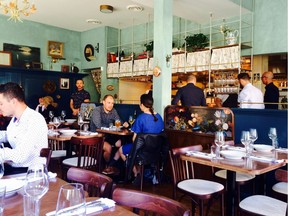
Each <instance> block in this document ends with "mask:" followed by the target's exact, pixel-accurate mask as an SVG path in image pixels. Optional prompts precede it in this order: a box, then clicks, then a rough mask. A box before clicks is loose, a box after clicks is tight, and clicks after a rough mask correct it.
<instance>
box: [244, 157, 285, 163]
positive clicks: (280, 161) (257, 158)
mask: <svg viewBox="0 0 288 216" xmlns="http://www.w3.org/2000/svg"><path fill="white" fill-rule="evenodd" d="M250 158H251V159H252V160H257V161H262V162H267V163H282V162H283V161H284V160H276V159H275V158H267V157H260V156H250Z"/></svg>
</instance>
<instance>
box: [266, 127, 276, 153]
mask: <svg viewBox="0 0 288 216" xmlns="http://www.w3.org/2000/svg"><path fill="white" fill-rule="evenodd" d="M268 137H269V139H271V140H272V146H273V147H274V148H278V142H277V130H276V128H274V127H271V128H270V129H269V132H268Z"/></svg>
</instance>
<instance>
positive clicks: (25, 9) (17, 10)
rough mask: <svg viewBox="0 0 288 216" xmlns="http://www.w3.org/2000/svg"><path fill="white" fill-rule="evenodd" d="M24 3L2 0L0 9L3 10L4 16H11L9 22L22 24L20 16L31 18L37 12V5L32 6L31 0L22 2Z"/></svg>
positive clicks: (0, 0) (14, 0) (15, 0)
mask: <svg viewBox="0 0 288 216" xmlns="http://www.w3.org/2000/svg"><path fill="white" fill-rule="evenodd" d="M21 2H22V3H18V0H11V1H7V2H6V1H5V0H0V9H2V11H3V13H4V14H10V18H9V19H8V20H13V21H15V22H16V21H20V22H22V20H21V18H20V16H21V15H24V16H29V15H31V14H33V13H35V11H36V7H35V4H34V3H33V4H31V3H30V2H29V0H22V1H21Z"/></svg>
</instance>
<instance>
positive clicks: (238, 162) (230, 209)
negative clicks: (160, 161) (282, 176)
mask: <svg viewBox="0 0 288 216" xmlns="http://www.w3.org/2000/svg"><path fill="white" fill-rule="evenodd" d="M233 147H234V148H235V149H234V150H235V151H237V149H238V150H239V151H242V152H243V149H244V148H243V147H242V146H241V145H239V146H232V147H230V149H233ZM209 153H210V152H209ZM209 153H208V152H207V151H203V152H187V153H186V154H183V155H181V156H180V157H181V159H182V160H185V161H190V162H193V163H196V164H201V165H205V166H210V167H216V168H219V169H224V170H227V188H226V191H227V197H226V209H225V211H226V214H225V215H227V216H228V215H229V216H234V215H237V213H236V212H235V208H234V207H235V204H236V203H235V200H236V198H235V191H236V172H240V173H247V174H252V175H256V176H265V174H266V173H268V172H270V171H273V170H276V169H278V168H280V167H283V166H285V165H286V164H287V161H288V160H287V158H288V151H287V149H286V151H285V150H283V151H279V150H273V151H269V152H256V151H253V153H252V155H251V156H250V157H241V158H237V159H231V158H225V157H220V158H215V157H212V156H211V154H209ZM262 183H263V184H264V181H263V182H262Z"/></svg>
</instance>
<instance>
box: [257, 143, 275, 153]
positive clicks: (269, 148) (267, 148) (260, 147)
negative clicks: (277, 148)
mask: <svg viewBox="0 0 288 216" xmlns="http://www.w3.org/2000/svg"><path fill="white" fill-rule="evenodd" d="M253 147H254V149H255V150H256V151H259V152H270V151H272V150H273V149H274V147H273V146H271V145H265V144H254V145H253Z"/></svg>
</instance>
